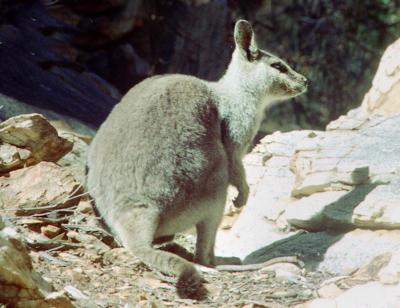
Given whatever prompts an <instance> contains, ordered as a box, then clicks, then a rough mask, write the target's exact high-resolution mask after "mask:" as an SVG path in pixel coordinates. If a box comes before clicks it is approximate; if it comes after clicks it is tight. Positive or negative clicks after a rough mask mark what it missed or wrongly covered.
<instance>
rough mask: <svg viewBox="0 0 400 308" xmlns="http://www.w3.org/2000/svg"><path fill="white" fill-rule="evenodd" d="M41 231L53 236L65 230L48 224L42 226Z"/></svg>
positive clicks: (50, 236)
mask: <svg viewBox="0 0 400 308" xmlns="http://www.w3.org/2000/svg"><path fill="white" fill-rule="evenodd" d="M40 231H41V233H42V234H43V235H45V236H47V237H48V238H53V237H55V236H57V235H59V234H61V233H63V230H62V229H61V228H59V227H56V226H53V225H47V226H43V227H41V228H40Z"/></svg>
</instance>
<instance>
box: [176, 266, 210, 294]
mask: <svg viewBox="0 0 400 308" xmlns="http://www.w3.org/2000/svg"><path fill="white" fill-rule="evenodd" d="M176 289H177V292H178V295H179V297H180V298H191V299H197V300H202V299H205V298H206V296H207V289H206V288H205V287H204V286H203V278H202V277H201V276H200V274H199V273H198V272H197V271H196V270H195V269H194V268H188V269H186V270H184V271H183V272H182V274H181V275H180V276H179V278H178V282H177V284H176Z"/></svg>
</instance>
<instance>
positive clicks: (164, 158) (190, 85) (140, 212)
mask: <svg viewBox="0 0 400 308" xmlns="http://www.w3.org/2000/svg"><path fill="white" fill-rule="evenodd" d="M235 42H236V50H235V52H234V54H233V56H232V62H231V64H230V66H229V68H228V70H227V73H226V74H225V76H224V77H223V78H221V80H220V81H219V82H216V83H209V82H206V81H203V80H200V79H197V78H195V77H191V76H185V75H165V76H155V77H152V78H149V79H146V80H144V81H143V82H141V83H139V84H138V85H136V86H135V87H133V88H132V89H131V90H130V91H129V92H128V93H127V94H126V95H125V96H124V98H123V99H122V101H121V102H120V103H119V104H118V105H116V106H115V108H114V109H113V111H112V112H111V114H110V115H109V117H108V118H107V120H106V121H105V122H104V123H103V125H102V126H101V127H100V129H99V131H98V132H97V135H96V137H95V138H94V140H93V143H92V145H91V147H90V151H89V156H88V167H89V172H88V183H87V185H88V188H89V192H90V194H91V195H92V196H93V197H94V199H95V201H96V206H97V208H98V210H99V212H100V213H101V215H102V217H103V218H104V219H105V221H106V223H107V224H108V225H109V226H110V227H111V229H112V230H113V232H114V233H115V234H116V235H117V236H118V238H119V239H120V240H121V242H122V244H123V245H124V246H125V247H126V248H128V249H129V250H131V251H132V253H133V254H135V255H136V256H137V257H139V258H140V259H141V260H142V261H143V262H144V263H146V264H148V265H150V266H153V267H155V268H157V269H159V270H160V271H162V272H165V273H170V274H173V275H176V276H178V277H179V279H178V284H177V288H178V294H179V295H180V296H181V297H192V298H201V297H202V296H204V294H205V293H204V292H205V290H204V288H203V287H202V279H201V276H200V275H199V274H198V273H197V271H196V270H195V268H194V266H193V264H192V263H190V262H188V261H186V260H184V259H183V258H181V257H179V256H177V255H175V254H172V253H168V252H165V251H159V250H156V249H154V248H153V247H152V243H153V241H154V240H155V239H156V238H159V237H164V236H169V235H173V234H175V233H177V232H181V231H184V230H186V229H188V228H190V227H192V226H196V228H197V244H196V252H195V258H194V261H195V262H197V263H199V264H203V265H206V266H214V265H215V264H216V258H215V256H214V243H215V235H216V232H217V228H218V225H219V223H220V221H221V219H222V215H223V211H224V205H225V202H226V193H227V187H228V185H229V184H231V185H234V186H235V187H236V188H237V189H238V191H239V195H238V197H237V199H236V200H235V205H237V206H242V205H244V204H245V203H246V202H247V198H248V192H249V188H248V185H247V182H246V177H245V171H244V168H243V164H242V158H243V155H244V154H245V152H246V150H247V147H248V145H249V144H250V142H251V140H252V138H253V137H254V135H255V133H256V131H257V129H258V126H259V123H260V121H261V117H262V116H261V115H262V112H263V109H264V108H265V106H266V105H267V104H268V103H269V102H270V101H271V99H273V100H277V99H278V100H279V99H282V98H287V97H292V96H295V95H298V94H300V93H302V92H304V91H305V89H306V86H305V78H304V77H302V76H301V75H299V74H298V73H296V72H294V71H293V70H291V69H290V68H289V67H288V66H287V64H285V63H284V62H283V61H282V60H280V59H278V58H276V57H275V56H272V55H270V54H267V53H266V52H263V51H261V50H259V49H258V48H257V47H256V44H255V39H254V34H253V31H252V29H251V26H250V24H249V23H248V22H246V21H243V20H241V21H238V22H237V23H236V26H235ZM274 61H275V62H276V61H279V62H280V63H282V65H285V67H287V68H288V73H287V74H281V73H280V72H279V74H278V73H277V72H276V69H275V68H272V67H271V66H270V65H271V63H274ZM255 65H258V66H257V69H256V71H255V69H254V68H255ZM264 66H266V67H267V68H266V71H267V72H271V73H270V74H266V75H265V76H258V77H256V78H258V79H260V78H261V80H258V81H257V80H255V78H254V76H257V74H258V73H261V72H262V70H263V69H264V68H263V67H264ZM238 73H240V74H242V75H241V76H236V75H237V74H238ZM256 73H257V74H256ZM264 79H265V80H264ZM236 91H238V93H239V94H235V93H236Z"/></svg>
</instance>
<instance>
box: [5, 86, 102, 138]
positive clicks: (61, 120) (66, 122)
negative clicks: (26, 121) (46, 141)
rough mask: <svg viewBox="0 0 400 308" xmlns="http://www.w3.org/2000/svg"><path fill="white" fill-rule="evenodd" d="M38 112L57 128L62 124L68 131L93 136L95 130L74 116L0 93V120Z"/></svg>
mask: <svg viewBox="0 0 400 308" xmlns="http://www.w3.org/2000/svg"><path fill="white" fill-rule="evenodd" d="M30 113H39V114H42V115H43V116H44V117H46V119H48V120H49V121H50V124H51V125H53V126H54V127H55V128H56V129H57V130H59V127H60V126H62V127H63V129H64V130H65V127H68V129H67V130H68V131H73V132H75V133H79V134H82V135H86V136H93V135H94V134H95V130H94V128H93V127H91V126H90V125H88V124H85V123H83V122H81V121H79V120H77V119H75V118H72V117H70V116H67V115H62V114H60V113H57V112H54V111H51V110H48V109H44V108H40V107H37V106H32V105H28V104H26V103H23V102H21V101H18V100H16V99H13V98H11V97H8V96H6V95H4V94H1V93H0V121H5V120H6V119H8V118H11V117H15V116H18V115H21V114H30Z"/></svg>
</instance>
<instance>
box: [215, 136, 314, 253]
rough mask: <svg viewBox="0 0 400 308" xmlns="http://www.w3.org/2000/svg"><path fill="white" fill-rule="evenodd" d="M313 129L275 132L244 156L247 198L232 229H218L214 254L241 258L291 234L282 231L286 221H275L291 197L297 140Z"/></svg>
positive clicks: (305, 137)
mask: <svg viewBox="0 0 400 308" xmlns="http://www.w3.org/2000/svg"><path fill="white" fill-rule="evenodd" d="M312 133H313V132H312V131H296V132H292V133H290V134H282V133H280V132H277V133H275V134H273V135H269V136H267V137H265V138H264V139H263V140H262V141H261V143H260V144H259V145H258V146H256V148H255V149H254V150H253V152H252V153H250V154H249V155H247V156H246V157H245V160H244V163H245V168H246V173H247V177H248V179H249V184H250V197H249V201H248V202H247V205H246V206H245V207H244V208H243V210H242V213H241V214H240V216H239V218H238V219H237V220H236V222H235V224H234V225H233V227H232V228H231V230H229V232H226V233H223V232H219V233H218V235H217V243H216V253H217V255H221V256H222V255H223V256H237V257H240V258H244V257H246V256H247V255H248V254H249V253H251V252H252V251H255V250H256V249H258V248H261V247H263V246H266V245H268V244H271V243H273V242H275V241H279V240H282V239H284V238H286V237H289V236H291V235H293V234H294V233H287V232H285V230H284V228H285V225H284V224H283V226H282V227H281V226H277V225H276V224H275V221H276V220H277V219H278V218H279V217H280V216H281V214H282V213H283V212H284V211H285V208H286V206H287V203H288V202H290V200H291V199H292V198H291V188H292V186H293V184H294V182H295V177H294V175H293V173H292V172H291V171H290V169H289V165H290V161H291V156H292V155H293V154H294V151H295V147H296V144H297V143H298V142H300V141H301V140H304V139H308V138H314V135H313V134H312ZM286 225H287V224H286ZM254 234H257V236H256V237H255V236H254Z"/></svg>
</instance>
